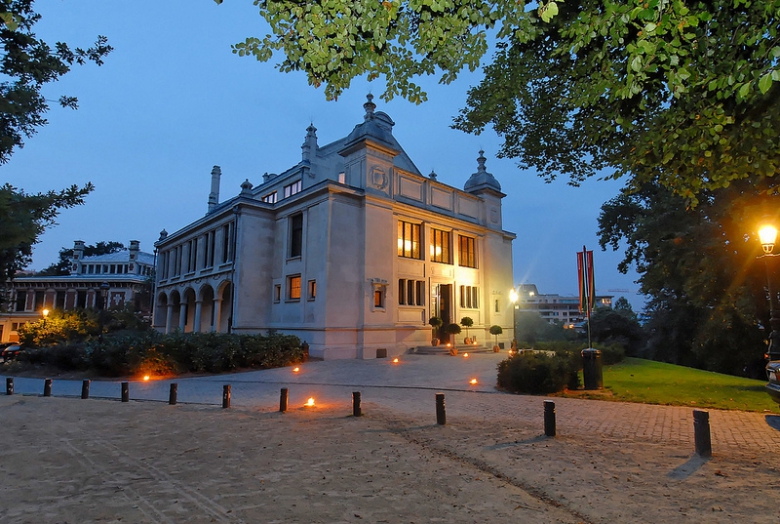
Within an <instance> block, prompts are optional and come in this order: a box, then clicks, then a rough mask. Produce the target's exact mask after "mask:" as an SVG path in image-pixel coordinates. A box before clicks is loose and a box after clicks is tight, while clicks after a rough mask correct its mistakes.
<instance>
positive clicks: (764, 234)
mask: <svg viewBox="0 0 780 524" xmlns="http://www.w3.org/2000/svg"><path fill="white" fill-rule="evenodd" d="M758 238H759V240H760V241H761V247H763V248H764V253H766V254H767V255H769V254H770V253H772V251H773V250H774V248H775V241H776V240H777V228H776V227H775V226H772V225H769V224H767V225H764V226H761V229H759V230H758Z"/></svg>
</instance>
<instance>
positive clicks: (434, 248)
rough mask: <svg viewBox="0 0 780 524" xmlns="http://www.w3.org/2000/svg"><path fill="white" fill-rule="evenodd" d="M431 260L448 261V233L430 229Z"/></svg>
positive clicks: (447, 262)
mask: <svg viewBox="0 0 780 524" xmlns="http://www.w3.org/2000/svg"><path fill="white" fill-rule="evenodd" d="M431 261H432V262H442V263H444V264H449V263H450V233H449V231H442V230H441V229H431Z"/></svg>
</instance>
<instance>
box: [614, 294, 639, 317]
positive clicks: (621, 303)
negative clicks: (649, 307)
mask: <svg viewBox="0 0 780 524" xmlns="http://www.w3.org/2000/svg"><path fill="white" fill-rule="evenodd" d="M612 309H613V310H614V311H615V312H616V313H618V314H619V315H622V316H624V317H626V318H627V319H629V320H637V316H636V313H634V308H633V307H631V302H629V301H628V299H627V298H626V297H620V298H618V299H617V300H616V301H615V303H614V304H613V305H612Z"/></svg>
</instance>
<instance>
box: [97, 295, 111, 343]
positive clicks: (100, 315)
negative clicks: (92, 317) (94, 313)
mask: <svg viewBox="0 0 780 524" xmlns="http://www.w3.org/2000/svg"><path fill="white" fill-rule="evenodd" d="M109 289H111V286H110V285H109V283H108V282H103V283H102V284H100V311H99V313H98V319H99V321H100V335H98V337H99V338H100V339H101V340H102V339H103V328H104V326H105V324H106V316H105V315H106V300H107V299H108V290H109Z"/></svg>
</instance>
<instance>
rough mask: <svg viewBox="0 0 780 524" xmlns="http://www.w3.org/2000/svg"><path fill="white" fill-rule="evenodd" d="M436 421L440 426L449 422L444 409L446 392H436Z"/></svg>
mask: <svg viewBox="0 0 780 524" xmlns="http://www.w3.org/2000/svg"><path fill="white" fill-rule="evenodd" d="M436 423H437V424H438V425H440V426H443V425H445V424H446V423H447V413H446V412H445V410H444V393H436Z"/></svg>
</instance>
